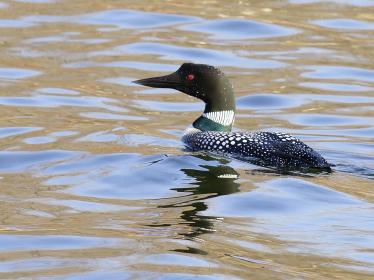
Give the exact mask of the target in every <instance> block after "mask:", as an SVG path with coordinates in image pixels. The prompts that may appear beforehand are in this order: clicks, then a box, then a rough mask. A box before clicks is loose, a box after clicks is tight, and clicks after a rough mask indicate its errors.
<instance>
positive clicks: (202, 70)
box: [134, 63, 235, 112]
mask: <svg viewBox="0 0 374 280" xmlns="http://www.w3.org/2000/svg"><path fill="white" fill-rule="evenodd" d="M134 83H137V84H140V85H143V86H149V87H156V88H172V89H176V90H178V91H181V92H183V93H186V94H188V95H190V96H193V97H197V98H199V99H201V100H202V101H204V102H205V103H206V104H207V105H208V108H206V109H207V110H208V112H209V111H210V112H211V111H222V110H235V99H234V93H233V89H232V85H231V83H230V81H229V80H228V79H227V78H226V76H225V75H224V74H223V73H222V72H221V71H220V70H219V69H217V68H215V67H213V66H210V65H206V64H194V63H184V64H182V66H181V67H180V68H179V69H178V70H177V71H176V72H174V73H172V74H170V75H166V76H160V77H154V78H147V79H142V80H137V81H134ZM205 112H207V111H205Z"/></svg>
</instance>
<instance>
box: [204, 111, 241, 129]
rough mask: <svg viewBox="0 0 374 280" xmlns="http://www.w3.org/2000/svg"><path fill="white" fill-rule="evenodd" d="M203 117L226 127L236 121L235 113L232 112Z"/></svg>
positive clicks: (214, 113)
mask: <svg viewBox="0 0 374 280" xmlns="http://www.w3.org/2000/svg"><path fill="white" fill-rule="evenodd" d="M203 117H205V118H207V119H210V120H212V121H214V122H216V123H219V124H221V125H224V126H228V125H232V123H233V122H234V119H235V112H234V111H232V110H227V111H217V112H208V113H204V114H203Z"/></svg>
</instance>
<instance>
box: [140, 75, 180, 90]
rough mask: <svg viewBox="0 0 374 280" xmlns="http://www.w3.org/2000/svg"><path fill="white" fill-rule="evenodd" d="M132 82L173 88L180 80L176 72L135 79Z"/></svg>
mask: <svg viewBox="0 0 374 280" xmlns="http://www.w3.org/2000/svg"><path fill="white" fill-rule="evenodd" d="M133 83H135V84H138V85H142V86H147V87H154V88H173V87H175V86H177V85H180V84H181V81H180V78H179V76H178V75H177V74H176V73H172V74H169V75H165V76H159V77H152V78H145V79H140V80H135V81H133Z"/></svg>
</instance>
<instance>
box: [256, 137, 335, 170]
mask: <svg viewBox="0 0 374 280" xmlns="http://www.w3.org/2000/svg"><path fill="white" fill-rule="evenodd" d="M252 137H253V138H255V139H259V140H260V141H261V142H262V143H264V144H265V146H266V150H267V151H268V152H269V153H270V155H269V158H272V157H273V156H276V157H279V158H280V159H282V161H284V166H286V167H287V166H291V167H292V166H293V167H304V166H307V167H318V168H329V167H330V166H331V165H330V164H329V163H328V162H327V161H326V160H325V159H324V158H323V157H322V156H321V155H320V154H318V153H317V152H316V151H314V150H313V149H312V148H311V147H309V146H308V145H306V144H305V143H303V142H302V141H300V140H299V139H297V138H296V137H294V136H292V135H289V134H286V133H280V132H258V133H255V134H252ZM265 162H266V159H265Z"/></svg>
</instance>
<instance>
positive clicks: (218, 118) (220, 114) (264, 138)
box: [134, 63, 331, 171]
mask: <svg viewBox="0 0 374 280" xmlns="http://www.w3.org/2000/svg"><path fill="white" fill-rule="evenodd" d="M134 83H136V84H139V85H143V86H149V87H155V88H172V89H175V90H178V91H181V92H183V93H186V94H188V95H190V96H193V97H196V98H199V99H201V100H202V101H204V103H205V110H204V112H203V114H202V115H201V116H200V117H199V118H198V119H196V120H195V121H194V122H193V124H192V126H193V128H188V129H187V130H186V132H185V133H184V135H183V137H182V141H183V142H184V144H185V145H186V146H187V147H188V148H190V149H191V150H193V151H204V152H209V153H214V154H220V155H227V156H230V157H233V158H237V159H239V160H244V161H248V162H250V163H253V164H256V165H260V166H264V167H270V168H276V169H288V170H289V169H292V170H295V169H297V170H303V169H309V168H312V169H323V170H327V171H330V170H331V169H330V166H331V164H329V163H328V162H327V161H326V160H325V159H324V158H323V157H322V156H321V155H320V154H318V153H317V152H316V151H314V150H313V149H312V148H310V147H309V146H307V145H306V144H304V143H303V142H301V141H300V140H299V139H297V138H295V137H293V136H291V135H289V134H286V133H281V132H252V133H250V132H231V129H232V126H233V123H234V119H235V97H234V91H233V87H232V85H231V83H230V81H229V80H228V78H227V77H226V76H225V75H224V74H223V72H222V71H220V70H219V69H217V68H215V67H214V66H210V65H206V64H194V63H184V64H182V66H180V68H179V69H178V70H177V71H176V72H174V73H172V74H169V75H166V76H160V77H153V78H146V79H141V80H136V81H134Z"/></svg>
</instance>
